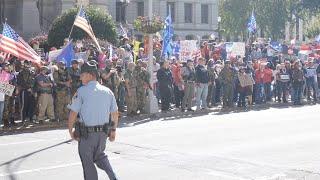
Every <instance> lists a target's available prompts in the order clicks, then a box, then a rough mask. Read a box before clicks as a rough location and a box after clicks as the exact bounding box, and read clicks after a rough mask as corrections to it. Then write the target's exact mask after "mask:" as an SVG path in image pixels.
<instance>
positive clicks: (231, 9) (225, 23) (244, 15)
mask: <svg viewBox="0 0 320 180" xmlns="http://www.w3.org/2000/svg"><path fill="white" fill-rule="evenodd" d="M250 2H251V0H241V1H239V0H220V3H219V9H220V10H219V12H220V16H221V20H222V21H221V29H224V35H225V36H227V37H230V36H233V37H238V36H242V37H245V36H246V34H247V23H248V19H249V17H250V15H251V11H252V8H251V6H250Z"/></svg>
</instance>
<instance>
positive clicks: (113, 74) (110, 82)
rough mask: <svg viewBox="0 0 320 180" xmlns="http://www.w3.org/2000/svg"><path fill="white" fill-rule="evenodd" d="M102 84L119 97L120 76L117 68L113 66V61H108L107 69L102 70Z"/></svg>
mask: <svg viewBox="0 0 320 180" xmlns="http://www.w3.org/2000/svg"><path fill="white" fill-rule="evenodd" d="M101 77H102V85H104V86H106V87H108V88H109V89H110V90H111V91H112V92H113V94H114V96H115V97H116V99H118V87H119V85H120V78H119V76H118V73H117V69H116V68H115V67H114V66H113V64H112V62H111V61H107V65H106V68H105V71H104V72H102V75H101Z"/></svg>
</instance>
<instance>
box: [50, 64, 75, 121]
mask: <svg viewBox="0 0 320 180" xmlns="http://www.w3.org/2000/svg"><path fill="white" fill-rule="evenodd" d="M58 68H59V69H58V70H57V71H54V73H53V79H54V83H55V92H56V101H55V102H56V106H55V107H56V108H55V109H56V118H57V119H59V121H66V120H67V119H68V109H67V105H68V104H69V102H70V87H71V78H70V76H69V73H68V72H67V70H66V64H65V62H64V61H60V62H59V63H58Z"/></svg>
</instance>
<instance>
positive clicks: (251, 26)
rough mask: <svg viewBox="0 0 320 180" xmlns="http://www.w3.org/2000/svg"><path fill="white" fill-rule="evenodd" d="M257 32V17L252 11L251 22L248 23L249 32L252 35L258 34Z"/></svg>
mask: <svg viewBox="0 0 320 180" xmlns="http://www.w3.org/2000/svg"><path fill="white" fill-rule="evenodd" d="M256 30H257V21H256V17H255V16H254V12H253V11H252V14H251V17H250V20H249V22H248V31H249V32H250V33H253V32H256Z"/></svg>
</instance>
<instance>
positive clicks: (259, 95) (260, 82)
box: [255, 64, 267, 104]
mask: <svg viewBox="0 0 320 180" xmlns="http://www.w3.org/2000/svg"><path fill="white" fill-rule="evenodd" d="M266 74H267V73H266V72H265V66H264V65H262V64H260V66H259V68H258V69H257V70H256V71H255V82H256V92H255V93H256V94H255V96H256V98H255V102H256V104H261V103H264V102H265V100H266V93H265V89H264V81H265V76H266Z"/></svg>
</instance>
